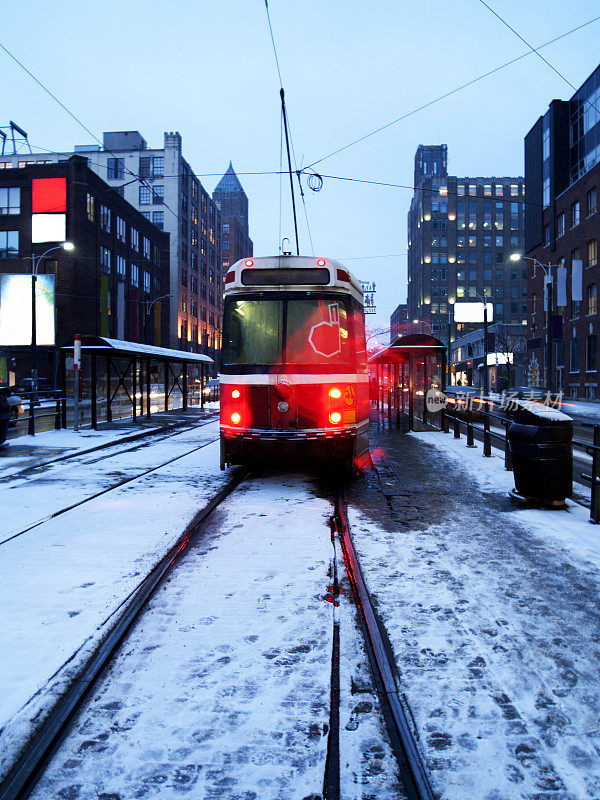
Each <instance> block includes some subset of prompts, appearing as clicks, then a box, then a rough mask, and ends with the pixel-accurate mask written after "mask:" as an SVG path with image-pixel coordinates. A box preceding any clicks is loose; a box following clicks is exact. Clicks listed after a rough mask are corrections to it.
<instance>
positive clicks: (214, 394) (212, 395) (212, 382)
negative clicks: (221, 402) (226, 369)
mask: <svg viewBox="0 0 600 800" xmlns="http://www.w3.org/2000/svg"><path fill="white" fill-rule="evenodd" d="M204 397H206V398H208V399H209V400H218V399H219V379H218V378H209V379H208V381H207V382H206V384H205V386H204Z"/></svg>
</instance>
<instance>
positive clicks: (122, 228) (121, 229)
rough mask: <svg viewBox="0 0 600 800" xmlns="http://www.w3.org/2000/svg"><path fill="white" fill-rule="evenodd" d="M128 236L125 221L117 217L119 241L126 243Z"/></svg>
mask: <svg viewBox="0 0 600 800" xmlns="http://www.w3.org/2000/svg"><path fill="white" fill-rule="evenodd" d="M126 235H127V231H126V225H125V220H124V219H123V218H122V217H117V239H119V241H121V242H124V241H125V238H126Z"/></svg>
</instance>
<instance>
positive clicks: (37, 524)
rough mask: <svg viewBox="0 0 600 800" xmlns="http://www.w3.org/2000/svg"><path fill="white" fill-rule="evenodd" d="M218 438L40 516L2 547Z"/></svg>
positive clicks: (6, 538) (4, 540)
mask: <svg viewBox="0 0 600 800" xmlns="http://www.w3.org/2000/svg"><path fill="white" fill-rule="evenodd" d="M180 433H181V432H179V433H178V434H173V435H180ZM165 438H171V437H165ZM218 438H219V437H218V436H216V437H215V438H214V439H210V440H209V441H207V442H203V443H202V444H201V445H198V446H196V447H193V448H191V449H190V450H186V451H185V452H184V453H179V454H178V455H176V456H174V457H173V458H170V459H167V460H166V461H163V462H161V463H160V464H156V465H155V466H152V467H150V468H148V469H145V470H143V471H142V472H138V473H136V474H135V475H130V476H128V477H126V478H123V479H122V480H119V481H117V482H115V483H113V484H111V485H110V486H106V487H104V488H103V489H101V490H100V491H97V492H94V493H93V494H90V495H88V496H86V497H84V498H83V499H81V500H79V501H77V502H75V503H70V504H69V505H66V506H64V507H63V508H60V509H57V510H56V511H53V512H52V513H50V514H46V515H45V516H44V517H40V518H39V519H37V520H35V521H34V522H32V523H30V524H29V525H27V526H26V527H25V528H23V529H21V530H19V531H12V532H11V533H10V534H8V535H5V537H4V538H3V539H0V547H1V546H2V545H5V544H7V543H8V542H11V541H12V540H13V539H16V538H18V537H19V536H22V535H24V534H25V533H28V532H29V531H31V530H34V529H35V528H39V527H40V526H41V525H43V524H45V523H46V522H49V521H50V520H52V519H55V518H56V517H60V516H62V515H63V514H66V513H67V512H69V511H73V510H74V509H76V508H80V507H81V506H83V505H85V504H86V503H89V502H91V501H92V500H95V499H97V498H98V497H102V496H103V495H105V494H108V493H109V492H113V491H115V490H117V489H120V488H121V487H122V486H126V485H127V484H129V483H133V482H134V481H136V480H139V479H140V478H144V477H145V476H146V475H150V474H152V473H154V472H157V471H158V470H160V469H163V468H164V467H167V466H169V465H170V464H174V463H175V462H176V461H179V460H181V459H182V458H185V457H186V456H189V455H192V453H195V452H198V451H199V450H202V449H204V448H205V447H208V446H209V445H211V444H214V443H215V442H216V441H218ZM161 441H164V439H163V440H161ZM133 449H135V448H129V449H128V448H126V449H124V450H121V451H119V452H118V453H115V454H113V456H111V457H114V456H119V455H124V454H126V453H128V452H130V450H133ZM105 457H108V456H105Z"/></svg>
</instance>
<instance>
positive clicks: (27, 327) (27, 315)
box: [0, 275, 54, 347]
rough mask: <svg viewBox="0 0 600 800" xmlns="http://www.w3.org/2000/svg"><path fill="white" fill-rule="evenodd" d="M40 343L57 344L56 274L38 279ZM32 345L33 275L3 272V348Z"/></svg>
mask: <svg viewBox="0 0 600 800" xmlns="http://www.w3.org/2000/svg"><path fill="white" fill-rule="evenodd" d="M35 287H36V291H35V306H36V314H35V319H36V340H37V344H42V345H43V344H50V345H53V344H54V275H38V276H37V280H36V282H35ZM27 344H31V275H0V347H10V346H17V345H27Z"/></svg>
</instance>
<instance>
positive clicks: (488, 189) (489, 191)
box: [483, 183, 492, 197]
mask: <svg viewBox="0 0 600 800" xmlns="http://www.w3.org/2000/svg"><path fill="white" fill-rule="evenodd" d="M483 195H484V197H491V196H492V186H491V184H489V183H486V184H485V185H484V187H483Z"/></svg>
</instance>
